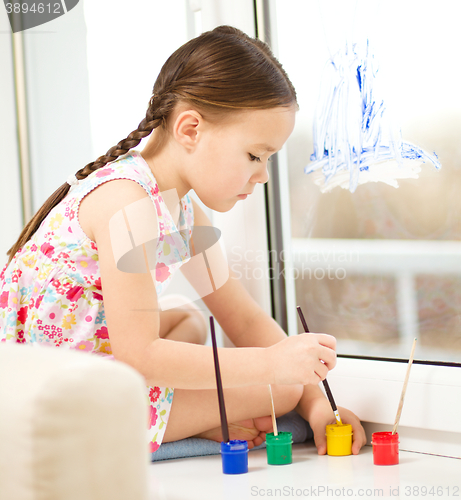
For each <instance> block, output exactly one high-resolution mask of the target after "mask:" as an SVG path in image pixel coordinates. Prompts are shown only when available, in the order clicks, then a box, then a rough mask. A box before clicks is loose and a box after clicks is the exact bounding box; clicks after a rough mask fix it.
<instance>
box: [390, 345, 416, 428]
mask: <svg viewBox="0 0 461 500" xmlns="http://www.w3.org/2000/svg"><path fill="white" fill-rule="evenodd" d="M415 347H416V339H414V340H413V346H412V348H411V354H410V359H409V360H408V367H407V373H406V375H405V382H404V383H403V389H402V394H401V396H400V402H399V409H398V410H397V415H396V417H395V423H394V427H393V428H392V434H395V433H396V432H397V426H398V425H399V421H400V415H401V414H402V408H403V400H404V399H405V393H406V392H407V385H408V380H409V378H410V368H411V365H412V364H413V357H414V355H415Z"/></svg>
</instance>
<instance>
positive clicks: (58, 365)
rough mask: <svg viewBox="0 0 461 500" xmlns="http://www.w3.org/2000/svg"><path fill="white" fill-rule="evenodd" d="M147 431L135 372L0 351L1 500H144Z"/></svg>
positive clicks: (62, 354) (73, 358)
mask: <svg viewBox="0 0 461 500" xmlns="http://www.w3.org/2000/svg"><path fill="white" fill-rule="evenodd" d="M146 426H147V404H146V401H145V385H144V381H143V379H142V377H141V376H140V375H139V374H138V373H137V372H136V371H135V370H134V369H132V368H131V367H129V366H127V365H125V364H123V363H120V362H117V361H108V360H104V359H101V358H98V357H97V356H94V355H90V354H87V353H79V352H72V351H67V350H61V349H55V348H45V347H37V348H34V347H31V346H26V345H16V344H6V343H1V344H0V500H32V499H33V500H64V499H65V500H82V499H85V500H106V499H107V500H109V499H110V500H122V499H123V500H126V499H130V500H138V499H139V500H145V499H146V498H147V494H148V493H147V492H148V488H147V470H148V464H149V456H148V449H147V440H146V429H147V427H146Z"/></svg>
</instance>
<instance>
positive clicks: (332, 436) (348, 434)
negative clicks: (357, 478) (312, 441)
mask: <svg viewBox="0 0 461 500" xmlns="http://www.w3.org/2000/svg"><path fill="white" fill-rule="evenodd" d="M326 436H327V454H328V455H331V456H335V457H342V456H345V455H351V454H352V425H350V424H332V425H327V427H326Z"/></svg>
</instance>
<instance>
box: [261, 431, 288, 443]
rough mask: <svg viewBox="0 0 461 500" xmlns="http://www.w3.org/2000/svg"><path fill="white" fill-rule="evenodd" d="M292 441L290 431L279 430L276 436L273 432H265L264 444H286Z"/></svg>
mask: <svg viewBox="0 0 461 500" xmlns="http://www.w3.org/2000/svg"><path fill="white" fill-rule="evenodd" d="M292 443H293V434H292V433H291V432H279V433H278V435H277V436H275V435H274V433H273V432H269V433H267V434H266V444H268V445H275V446H277V445H286V444H292Z"/></svg>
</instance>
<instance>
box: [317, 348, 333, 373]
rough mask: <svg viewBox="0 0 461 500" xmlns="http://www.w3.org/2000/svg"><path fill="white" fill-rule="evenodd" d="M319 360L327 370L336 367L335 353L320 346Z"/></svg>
mask: <svg viewBox="0 0 461 500" xmlns="http://www.w3.org/2000/svg"><path fill="white" fill-rule="evenodd" d="M319 357H320V359H321V360H322V361H323V362H324V363H325V365H326V366H327V368H328V370H331V369H333V368H334V367H335V366H336V352H335V351H333V350H332V349H330V348H329V347H324V346H320V356H319Z"/></svg>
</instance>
